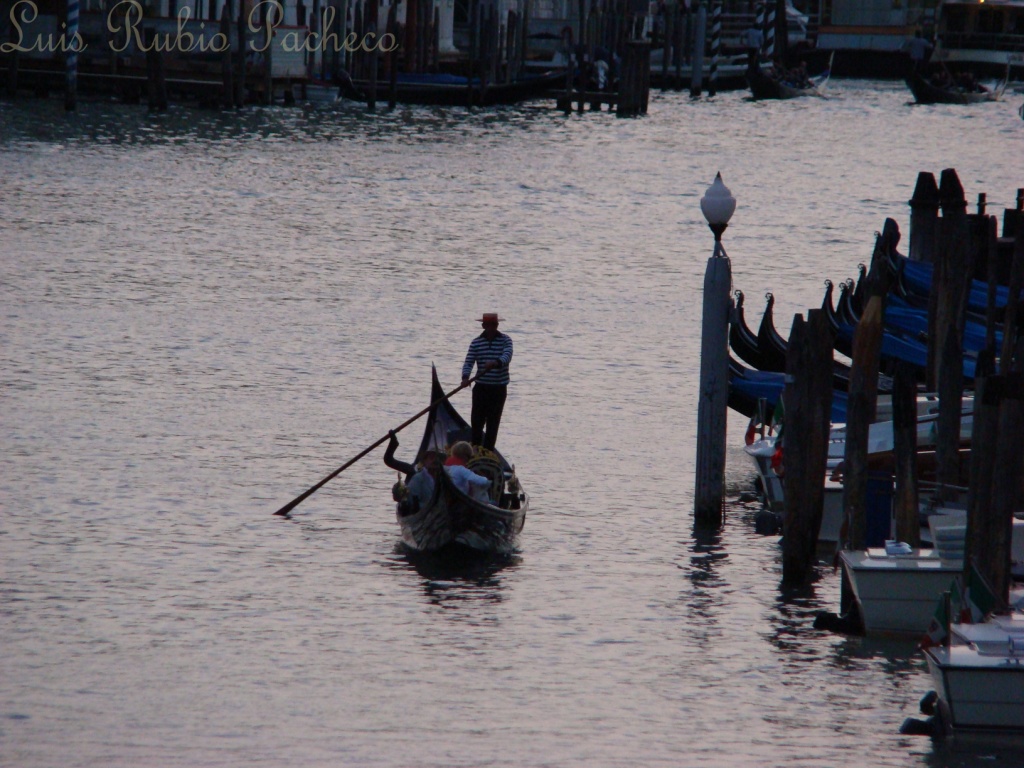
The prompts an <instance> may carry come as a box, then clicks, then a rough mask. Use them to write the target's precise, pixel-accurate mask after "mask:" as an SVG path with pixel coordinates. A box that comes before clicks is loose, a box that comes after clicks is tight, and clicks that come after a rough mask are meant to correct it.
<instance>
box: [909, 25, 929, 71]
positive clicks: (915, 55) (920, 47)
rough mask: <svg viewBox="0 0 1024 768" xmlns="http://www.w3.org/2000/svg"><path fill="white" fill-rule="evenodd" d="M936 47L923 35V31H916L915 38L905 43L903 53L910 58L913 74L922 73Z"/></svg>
mask: <svg viewBox="0 0 1024 768" xmlns="http://www.w3.org/2000/svg"><path fill="white" fill-rule="evenodd" d="M933 47H934V46H933V45H932V44H931V43H929V42H928V41H927V40H925V39H924V37H923V36H922V35H921V30H920V29H918V30H915V31H914V36H913V37H912V38H910V39H909V40H907V41H906V42H905V43H903V51H904V52H905V53H906V54H907V56H909V57H910V71H911V73H916V72H920V71H922V70H923V69H924V65H925V64H926V63H927V62H928V56H929V54H930V53H931V50H932V48H933Z"/></svg>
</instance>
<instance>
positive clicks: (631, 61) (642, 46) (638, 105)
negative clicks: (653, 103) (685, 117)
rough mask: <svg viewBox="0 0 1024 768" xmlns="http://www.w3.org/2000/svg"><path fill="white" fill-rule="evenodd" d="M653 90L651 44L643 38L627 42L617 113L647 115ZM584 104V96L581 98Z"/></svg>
mask: <svg viewBox="0 0 1024 768" xmlns="http://www.w3.org/2000/svg"><path fill="white" fill-rule="evenodd" d="M650 92H651V44H650V43H649V42H646V41H641V40H630V41H629V42H628V43H626V51H625V56H624V57H623V59H622V74H621V76H620V77H619V98H618V103H617V104H616V106H615V113H616V114H617V115H619V116H620V117H631V116H633V115H646V114H647V104H648V101H649V99H650ZM580 103H581V104H582V103H583V101H582V97H581V100H580Z"/></svg>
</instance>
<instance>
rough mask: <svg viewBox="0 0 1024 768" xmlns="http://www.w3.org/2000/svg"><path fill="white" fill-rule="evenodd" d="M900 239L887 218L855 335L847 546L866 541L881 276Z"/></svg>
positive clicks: (846, 460)
mask: <svg viewBox="0 0 1024 768" xmlns="http://www.w3.org/2000/svg"><path fill="white" fill-rule="evenodd" d="M898 241H899V228H898V227H897V226H896V222H895V221H893V220H892V219H886V220H885V226H884V227H883V229H882V234H881V235H879V236H878V238H877V241H876V243H875V252H874V255H873V256H872V259H871V269H870V270H869V272H868V277H867V278H866V279H867V282H868V288H867V290H868V299H867V303H866V305H865V307H864V311H863V313H862V314H861V317H860V321H859V322H858V323H857V328H856V330H855V331H854V334H853V350H852V352H853V356H852V364H851V366H850V391H849V394H848V397H847V407H846V447H845V454H844V457H843V465H844V467H843V514H844V515H845V517H846V528H847V533H846V537H845V539H846V541H845V543H847V544H848V545H849V546H848V547H847V548H848V549H855V550H856V549H864V547H865V543H866V541H867V533H868V531H867V488H868V431H869V428H870V425H871V422H873V421H874V420H875V412H876V406H877V403H878V371H879V366H880V361H881V352H882V332H883V322H882V321H883V316H884V312H885V294H886V292H887V289H888V286H887V285H886V284H885V281H884V279H882V277H881V275H883V274H886V272H887V269H888V268H887V266H886V265H885V262H886V261H887V260H888V258H889V254H890V253H891V252H892V250H893V249H895V247H896V243H897V242H898Z"/></svg>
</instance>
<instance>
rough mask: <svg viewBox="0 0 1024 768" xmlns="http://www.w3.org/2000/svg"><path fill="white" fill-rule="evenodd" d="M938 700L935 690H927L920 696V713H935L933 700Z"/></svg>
mask: <svg viewBox="0 0 1024 768" xmlns="http://www.w3.org/2000/svg"><path fill="white" fill-rule="evenodd" d="M938 700H939V694H937V693H936V692H935V691H928V693H926V694H925V695H924V696H922V697H921V704H920V708H921V714H922V715H934V714H935V702H937V701H938Z"/></svg>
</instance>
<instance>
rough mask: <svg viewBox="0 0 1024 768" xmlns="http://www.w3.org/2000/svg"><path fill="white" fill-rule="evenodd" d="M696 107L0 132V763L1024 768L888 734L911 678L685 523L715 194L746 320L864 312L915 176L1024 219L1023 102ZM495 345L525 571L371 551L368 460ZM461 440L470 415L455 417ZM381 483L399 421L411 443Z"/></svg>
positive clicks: (161, 120) (379, 535)
mask: <svg viewBox="0 0 1024 768" xmlns="http://www.w3.org/2000/svg"><path fill="white" fill-rule="evenodd" d="M830 90H831V97H830V98H829V99H828V100H803V101H799V102H781V103H751V102H749V101H747V100H746V99H745V97H744V94H743V93H740V92H736V93H725V94H721V95H719V96H718V97H716V98H715V99H713V100H707V99H704V100H700V101H696V102H693V101H691V100H690V99H689V98H688V97H687V96H686V95H681V94H668V95H656V96H655V98H654V100H653V103H652V106H651V112H650V114H649V115H648V116H647V117H646V118H645V119H637V120H617V119H616V118H614V117H613V116H610V115H608V114H607V113H602V114H594V113H590V114H586V115H582V116H580V115H572V116H569V117H566V116H564V115H562V114H561V113H559V112H557V111H555V110H553V109H551V108H549V106H548V105H533V106H526V107H522V108H516V109H504V110H495V111H487V112H474V113H466V112H464V111H461V110H450V111H446V110H432V109H400V110H398V111H396V112H394V113H390V114H389V113H383V114H380V115H377V116H367V115H365V114H364V113H363V112H362V111H361V109H360V108H358V107H356V106H354V105H342V106H339V107H318V108H292V109H258V108H253V109H248V110H246V111H245V112H243V113H240V114H237V115H235V114H232V115H221V114H217V113H210V112H201V111H193V110H191V109H187V108H182V107H175V108H172V109H171V111H170V112H168V113H167V114H164V115H158V116H150V115H147V114H146V113H145V111H144V110H140V109H139V108H135V107H123V106H116V105H105V104H97V103H84V104H82V106H81V109H80V111H79V112H78V113H77V114H75V115H72V116H65V115H64V114H63V112H62V110H61V104H60V102H59V101H53V102H39V101H22V102H17V103H10V102H6V103H0V189H2V194H0V252H2V254H3V257H2V261H0V305H2V313H3V321H2V324H0V386H2V394H0V467H2V471H0V505H2V509H3V512H2V516H0V548H2V552H3V555H2V560H0V563H2V565H0V637H2V639H3V652H2V653H0V764H2V765H5V766H8V765H9V766H19V767H25V768H31V767H35V766H63V767H64V768H72V767H73V766H279V765H293V766H304V767H311V766H350V765H351V766H356V765H361V766H382V767H383V766H386V767H394V768H405V767H408V766H417V767H420V766H422V767H423V768H427V767H428V766H439V767H441V766H499V765H501V766H506V765H517V766H560V767H561V766H581V767H582V766H588V767H589V766H609V767H611V766H629V767H630V768H633V767H634V766H697V765H700V766H734V765H750V766H755V765H756V766H786V768H793V767H794V766H823V765H870V766H1020V765H1022V764H1024V755H1022V753H1020V752H1016V753H1014V752H1013V751H1011V750H1007V749H1005V748H1003V747H1001V746H997V745H988V744H981V745H971V746H967V745H959V746H957V745H933V744H932V743H931V742H930V741H929V740H928V739H925V738H921V737H906V736H900V735H899V734H898V728H899V725H900V723H901V722H902V721H903V720H904V718H906V717H909V716H915V715H917V714H918V712H917V705H918V701H919V699H920V698H921V697H922V696H923V695H924V694H925V693H926V692H927V691H928V690H930V689H931V687H932V686H931V682H930V680H929V678H928V676H927V672H926V669H925V666H924V662H923V659H922V658H921V656H920V655H919V654H917V653H915V652H914V648H913V644H912V643H898V642H884V641H878V640H865V639H860V638H848V637H843V636H837V635H832V634H828V633H825V632H821V631H817V630H815V629H813V627H812V622H813V618H814V616H815V614H816V612H818V611H821V610H836V609H837V607H838V599H839V582H838V577H837V575H836V574H835V573H833V572H832V570H831V568H829V567H826V566H823V567H822V568H821V570H820V575H819V578H818V579H817V580H816V581H815V583H813V584H812V585H810V586H808V587H807V588H806V589H802V590H796V591H788V590H783V589H781V588H780V586H779V582H780V576H781V564H780V550H779V547H778V545H777V540H776V539H775V538H765V537H761V536H758V535H756V534H755V532H754V527H753V516H754V513H755V511H756V508H755V506H754V505H753V504H749V503H744V502H742V501H740V494H741V492H742V491H744V490H746V489H747V488H749V486H750V484H751V482H752V479H753V473H752V470H751V468H750V467H749V466H748V464H747V463H746V461H745V459H744V456H743V454H742V451H740V449H739V446H740V445H741V440H742V432H743V428H744V426H745V424H744V423H742V422H743V420H742V419H741V418H739V417H737V416H736V415H732V416H731V418H730V435H731V443H732V446H733V447H732V448H731V450H730V453H729V456H728V487H729V498H730V503H729V509H728V513H727V520H726V523H725V525H724V527H723V528H722V529H721V531H719V532H716V533H713V534H709V533H703V532H700V531H695V530H694V527H693V512H692V509H693V485H694V478H693V475H694V458H695V441H696V434H695V422H696V410H697V408H696V403H697V380H698V374H699V349H700V339H699V334H700V328H699V321H700V305H701V290H702V280H703V273H704V268H705V264H706V260H707V258H708V256H710V253H711V246H712V238H711V235H710V233H709V232H708V230H707V228H706V225H705V224H704V221H703V219H702V217H701V214H700V210H699V204H698V201H699V199H700V196H701V195H702V194H703V192H704V190H705V189H706V188H707V186H708V185H709V184H710V182H711V180H712V179H713V178H714V175H715V173H716V172H717V171H721V172H722V175H723V178H724V180H725V182H726V184H727V185H728V186H729V187H730V188H731V190H732V191H733V193H734V194H735V195H736V197H737V198H738V200H739V207H738V209H737V212H736V215H735V216H734V218H733V220H732V224H731V226H730V228H729V230H728V231H727V232H726V235H725V244H726V248H727V250H728V251H729V255H730V257H731V259H732V264H733V275H734V282H735V287H736V288H738V289H741V290H743V291H745V292H746V293H747V295H748V300H747V316H748V320H749V321H750V322H751V323H756V322H757V321H758V319H759V317H760V310H761V308H762V307H763V299H762V295H763V292H764V291H766V290H772V291H774V292H775V294H776V296H777V299H778V302H777V306H776V318H777V319H778V321H779V325H780V327H782V328H783V329H784V330H788V328H789V324H790V320H789V318H791V316H792V314H793V312H797V311H805V310H806V309H807V308H808V307H811V306H818V305H819V304H820V301H821V297H822V295H823V291H824V286H823V281H824V279H825V278H831V279H832V280H834V281H837V282H838V281H839V280H843V279H845V278H847V277H853V276H855V275H856V267H857V264H858V262H861V261H867V260H868V259H869V257H870V255H871V250H872V247H873V238H874V234H873V233H874V232H875V231H876V230H880V229H881V227H882V224H883V221H884V219H885V217H887V216H888V217H892V218H894V219H896V220H897V222H898V223H899V225H900V227H901V229H902V230H903V232H904V244H905V242H906V237H907V223H906V222H907V220H908V214H909V210H908V208H907V205H906V201H907V200H908V199H909V197H910V195H911V192H912V191H913V187H914V183H915V181H916V177H917V174H918V172H919V171H932V172H934V173H935V174H936V175H938V174H939V172H941V170H942V169H944V168H948V167H953V168H956V169H957V170H958V171H959V173H960V177H961V179H962V181H963V184H964V187H965V189H966V192H967V195H968V198H969V200H971V201H972V203H973V200H974V199H975V198H976V197H977V195H978V193H980V192H985V193H987V195H988V201H989V206H990V210H995V211H998V210H1000V209H1002V208H1003V207H1006V206H1011V205H1012V203H1013V198H1014V195H1015V190H1016V189H1017V187H1019V186H1024V173H1022V172H1024V165H1022V163H1021V157H1022V152H1021V150H1022V148H1024V122H1022V121H1021V120H1020V118H1019V117H1018V116H1017V112H1016V110H1017V107H1018V106H1019V105H1018V103H1017V102H1019V100H1020V99H1019V98H1016V96H1015V97H1014V98H1016V101H1014V100H1010V101H1007V102H1004V103H999V104H992V105H982V106H979V107H977V108H967V109H964V108H958V107H916V106H910V105H908V103H907V102H908V100H909V94H908V93H907V92H906V90H905V88H904V87H903V86H902V85H901V84H899V83H877V82H867V81H846V82H843V81H839V82H834V83H832V84H831V85H830ZM483 311H497V312H500V313H501V314H502V316H503V317H504V318H505V319H506V321H505V323H504V324H503V329H504V330H506V331H507V332H508V333H509V334H510V335H512V337H513V339H514V341H515V344H516V352H515V358H514V361H513V367H512V375H513V384H512V387H511V394H510V399H509V403H508V406H507V409H506V416H505V421H504V422H503V426H502V434H501V438H500V445H501V447H502V449H503V450H504V452H505V453H506V454H507V455H508V456H509V457H510V458H511V459H513V460H514V461H515V463H516V465H517V468H518V471H519V475H520V477H521V479H522V481H523V483H524V485H525V487H526V489H527V491H528V492H529V493H530V494H531V495H532V499H533V507H532V512H531V515H530V516H529V518H528V519H527V523H526V528H525V531H524V533H523V537H522V547H521V552H520V553H519V554H518V555H517V556H516V557H514V558H513V559H511V560H508V561H503V562H496V563H484V564H478V565H475V566H473V567H461V568H458V567H451V568H444V567H439V566H437V565H436V564H431V563H423V562H420V561H417V560H414V559H410V558H409V557H408V556H407V555H406V554H405V553H403V552H402V550H401V549H400V548H399V547H398V532H397V526H396V524H395V521H394V517H393V512H392V505H391V503H390V487H391V484H392V482H393V481H394V475H393V473H392V472H390V471H389V470H387V469H386V468H385V467H384V466H383V464H382V463H381V462H380V452H379V451H378V452H377V453H374V454H372V455H371V456H369V457H367V458H365V459H363V460H362V461H361V462H359V463H357V464H356V465H354V466H353V467H352V468H351V469H349V470H348V471H346V472H345V473H343V474H342V475H340V476H339V477H338V478H336V479H335V480H334V481H333V482H331V483H329V484H328V485H327V486H326V487H324V488H323V489H322V490H321V491H319V492H318V493H317V494H315V495H314V496H312V497H310V498H309V499H308V500H307V501H306V502H304V503H303V504H302V505H301V506H299V507H298V508H297V510H296V513H295V515H294V518H293V519H292V520H284V519H282V518H277V517H274V516H273V515H272V513H273V511H274V510H275V509H277V508H278V507H280V506H281V505H282V504H283V503H285V502H286V501H288V500H290V499H292V498H293V497H295V496H296V495H298V494H299V493H300V492H301V491H303V490H305V489H306V488H308V487H309V486H311V485H313V484H314V483H315V482H316V481H318V480H319V479H320V478H321V477H323V476H324V475H326V474H327V473H329V472H330V471H332V470H334V469H335V468H337V467H338V466H340V465H341V464H342V463H343V462H344V461H346V460H347V459H349V458H350V457H352V456H354V455H355V454H357V453H358V452H359V451H361V450H362V449H363V448H365V447H366V446H368V445H370V444H371V443H372V442H374V441H375V440H377V439H378V438H380V437H381V436H383V435H384V434H385V433H386V432H387V430H388V429H389V428H390V427H393V426H396V425H397V424H399V423H401V422H402V421H404V420H405V419H406V418H408V417H409V416H411V415H412V414H414V413H416V412H417V411H419V410H420V409H421V408H423V407H424V406H425V405H426V403H427V396H428V394H429V384H430V380H429V375H430V364H431V362H434V363H436V364H437V366H438V369H439V372H440V376H441V380H442V383H443V384H444V385H446V386H447V387H449V388H450V387H452V386H454V385H455V384H457V381H458V378H459V369H460V366H461V362H462V357H463V355H464V353H465V347H466V345H467V344H468V342H469V339H470V338H471V336H472V335H474V334H475V333H477V332H478V330H479V328H478V325H477V324H476V323H475V322H474V320H475V319H476V318H477V317H479V314H480V313H481V312H483ZM456 405H457V406H458V407H460V408H461V409H462V410H464V411H466V412H468V410H469V398H468V395H466V394H465V393H461V394H460V395H459V396H457V398H456ZM400 437H401V439H402V444H403V447H402V449H400V452H399V453H400V455H402V453H403V451H404V452H405V457H406V458H408V456H409V454H410V453H411V451H412V450H413V448H414V446H415V444H416V442H417V440H418V437H419V432H418V425H414V426H412V427H410V428H409V429H408V430H407V431H405V432H403V433H402V434H401V436H400Z"/></svg>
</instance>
